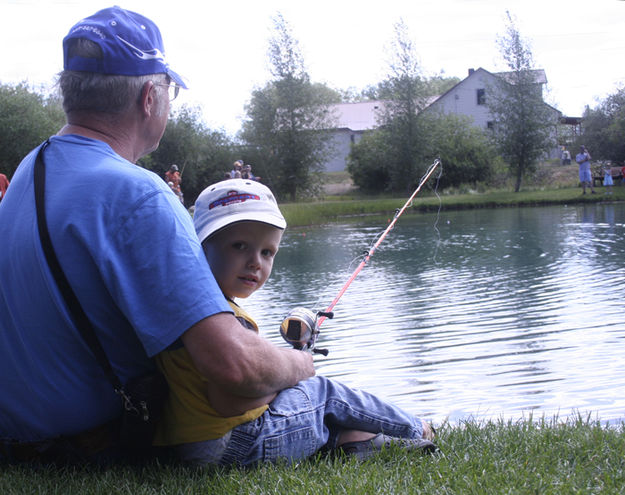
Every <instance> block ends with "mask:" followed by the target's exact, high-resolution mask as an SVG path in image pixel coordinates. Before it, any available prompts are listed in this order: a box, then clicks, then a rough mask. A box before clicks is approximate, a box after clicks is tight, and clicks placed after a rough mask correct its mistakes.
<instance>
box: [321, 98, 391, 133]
mask: <svg viewBox="0 0 625 495" xmlns="http://www.w3.org/2000/svg"><path fill="white" fill-rule="evenodd" d="M331 108H332V109H333V111H334V114H335V115H336V119H337V125H336V127H337V128H339V129H341V128H344V129H351V130H352V131H366V130H369V129H374V128H376V127H377V126H378V124H377V114H378V112H379V111H382V110H384V102H383V101H380V100H370V101H361V102H358V103H337V104H336V105H332V107H331Z"/></svg>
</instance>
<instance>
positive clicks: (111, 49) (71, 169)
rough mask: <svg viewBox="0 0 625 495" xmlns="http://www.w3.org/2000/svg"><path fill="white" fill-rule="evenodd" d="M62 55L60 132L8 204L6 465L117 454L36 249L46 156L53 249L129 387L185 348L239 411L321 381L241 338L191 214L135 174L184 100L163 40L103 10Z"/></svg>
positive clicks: (0, 309)
mask: <svg viewBox="0 0 625 495" xmlns="http://www.w3.org/2000/svg"><path fill="white" fill-rule="evenodd" d="M63 53H64V70H63V72H62V73H61V75H60V80H59V85H60V88H61V92H62V95H63V108H64V111H65V113H66V117H67V124H66V125H65V126H64V127H63V128H62V129H61V130H60V131H59V132H58V134H57V135H55V136H52V137H51V138H50V139H49V140H48V141H47V143H45V146H44V145H42V146H40V147H37V148H36V149H35V150H33V151H32V152H31V153H30V154H29V155H28V156H26V157H25V158H24V160H23V161H22V163H21V164H20V166H19V167H18V169H17V171H16V173H15V175H14V177H13V180H12V181H11V187H10V188H9V190H8V191H7V194H6V196H5V197H4V198H2V202H1V203H0V239H2V249H1V250H0V274H1V276H0V411H1V413H0V459H2V458H4V459H9V460H24V459H33V458H35V459H36V458H39V459H44V460H59V459H65V458H67V457H73V458H75V459H88V460H100V459H108V458H111V457H113V458H115V457H116V456H118V455H120V449H119V446H118V444H117V438H116V432H117V431H118V424H117V423H118V421H119V418H120V416H121V413H122V402H121V400H120V398H119V397H118V396H117V394H116V392H115V391H114V390H113V387H112V385H111V383H110V382H109V380H108V379H107V376H106V374H105V373H104V372H103V371H102V369H101V367H100V365H99V363H98V361H97V359H96V358H95V357H94V355H93V354H92V352H91V350H90V347H89V346H88V345H87V344H86V342H85V340H84V339H83V337H82V336H81V334H80V332H79V329H78V325H76V324H75V323H74V322H73V319H72V318H71V316H70V313H69V312H68V306H67V304H66V302H65V300H64V298H63V296H62V295H61V292H60V291H59V288H58V285H57V282H56V279H55V277H53V275H52V272H51V270H50V267H49V265H48V261H47V258H46V257H45V256H44V251H43V249H42V243H41V239H40V236H39V233H38V225H40V224H41V221H40V219H39V220H38V217H37V214H36V209H35V194H34V186H33V182H34V179H33V177H34V170H35V163H36V162H38V161H37V160H36V158H37V156H38V155H39V154H40V156H41V157H42V158H43V163H44V164H45V178H46V182H45V207H44V208H45V212H46V216H47V226H48V230H49V232H50V238H51V244H52V246H53V249H54V251H55V252H56V256H57V258H58V260H59V264H60V266H61V269H62V271H63V272H64V273H65V276H66V278H67V280H68V282H69V285H70V286H71V287H72V289H73V291H74V293H75V294H76V296H77V299H78V302H79V304H80V306H81V307H82V309H83V310H84V312H85V314H86V316H87V318H88V320H89V321H90V322H91V325H92V326H93V327H94V330H95V334H96V336H97V338H98V340H99V341H100V343H101V344H102V347H103V349H104V351H105V354H106V356H107V358H108V361H109V362H110V363H111V365H112V368H113V371H114V373H115V374H116V375H117V376H118V377H119V379H120V380H121V382H122V383H126V382H127V381H128V380H130V379H132V378H134V377H138V376H142V375H145V374H146V373H149V372H150V371H151V370H153V363H152V361H151V357H152V356H154V355H155V354H157V353H159V352H161V351H163V350H164V349H167V348H169V347H170V346H172V345H184V346H185V347H186V348H187V349H188V352H189V354H190V356H191V358H192V361H193V363H194V365H195V366H196V367H197V369H198V370H199V371H200V372H201V373H202V374H203V375H204V376H207V377H210V378H211V380H212V381H213V382H214V383H217V384H219V385H220V386H223V387H224V388H227V389H228V390H230V391H231V392H232V393H234V394H240V395H241V396H245V397H257V396H265V395H267V394H270V393H272V392H276V391H279V390H282V389H284V388H286V387H290V386H293V385H295V384H296V383H298V382H299V381H300V380H303V379H306V378H308V377H310V376H312V375H314V373H315V371H314V366H313V362H312V357H311V355H310V354H308V353H305V352H300V351H296V350H294V349H286V348H281V347H276V346H274V345H272V344H271V343H269V342H268V341H267V340H265V339H263V338H261V337H259V336H257V335H256V334H255V333H253V332H249V331H248V330H246V329H245V328H243V327H242V326H241V325H240V324H239V323H238V321H237V320H236V319H235V317H234V316H233V314H232V310H231V308H230V306H229V305H228V303H227V302H226V300H225V299H224V297H223V295H222V293H221V291H220V289H219V287H218V286H217V284H216V282H215V279H214V277H213V275H212V273H211V271H210V269H209V266H208V264H207V263H206V260H205V258H204V255H203V252H202V248H201V246H200V243H199V241H198V239H197V236H196V233H195V231H194V228H193V224H192V222H191V219H190V217H189V215H188V214H187V212H186V211H185V210H184V207H183V206H182V205H181V204H180V201H179V200H178V199H177V198H176V196H175V195H174V194H173V193H172V191H171V190H170V188H169V187H168V186H167V184H166V183H165V182H163V181H162V180H161V179H160V178H159V177H158V176H157V175H155V174H153V173H152V172H149V171H147V170H145V169H143V168H141V167H138V166H136V165H135V163H136V161H137V160H138V159H139V158H141V157H142V156H144V155H146V154H147V153H150V152H151V151H153V150H155V149H156V148H157V146H158V144H159V141H160V139H161V137H162V135H163V132H164V130H165V125H166V123H167V118H168V114H169V109H170V108H169V104H170V103H169V102H170V101H171V100H172V99H173V98H175V97H176V96H177V94H178V92H179V90H180V88H181V87H182V88H186V85H185V82H184V80H183V79H182V78H181V77H180V76H179V75H178V74H177V73H176V72H174V71H173V70H172V69H171V68H170V67H169V65H168V63H167V62H166V59H165V50H164V48H163V43H162V39H161V35H160V32H159V30H158V28H157V27H156V25H155V24H154V23H153V22H152V21H150V20H149V19H147V18H145V17H143V16H141V15H139V14H136V13H134V12H129V11H127V10H124V9H121V8H119V7H113V8H109V9H104V10H101V11H99V12H97V13H96V14H94V15H93V16H90V17H88V18H86V19H83V20H81V21H80V22H78V23H77V24H76V25H75V26H73V27H72V28H71V30H70V31H69V33H68V35H67V36H66V37H65V39H64V40H63ZM40 152H41V153H40ZM164 258H166V259H167V262H164V261H163V260H164ZM122 455H123V453H122Z"/></svg>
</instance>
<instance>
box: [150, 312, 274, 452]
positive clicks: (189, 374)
mask: <svg viewBox="0 0 625 495" xmlns="http://www.w3.org/2000/svg"><path fill="white" fill-rule="evenodd" d="M229 302H230V306H231V307H232V309H233V311H234V315H235V316H236V317H238V318H243V319H244V320H246V321H247V322H249V323H250V324H251V326H252V327H253V330H254V331H256V332H258V325H256V322H255V321H254V320H253V319H252V317H251V316H250V315H249V314H248V313H247V312H246V311H245V310H243V309H242V308H240V307H239V306H237V305H236V304H235V303H233V302H232V301H229ZM248 326H249V325H248ZM156 363H157V365H158V367H159V369H160V370H161V372H162V373H163V375H165V378H167V382H168V383H169V397H168V399H167V402H166V403H165V406H164V409H163V416H162V418H161V421H160V422H159V425H158V428H157V431H156V435H155V437H154V442H153V443H154V445H157V446H165V445H178V444H181V443H190V442H200V441H204V440H214V439H216V438H221V437H223V436H224V435H225V434H226V433H228V432H229V431H230V430H232V429H233V428H234V427H236V426H238V425H240V424H243V423H247V422H248V421H252V420H254V419H256V418H258V417H259V416H260V415H262V414H263V413H264V412H265V411H266V410H267V406H266V405H265V406H261V407H258V408H256V409H251V410H249V411H246V412H245V413H244V414H241V415H240V416H231V417H228V418H224V417H222V416H220V415H219V414H217V412H215V410H214V409H213V408H212V407H211V406H210V405H209V403H208V400H207V399H206V393H205V390H206V381H207V380H206V378H204V377H203V376H202V375H200V373H199V371H198V370H197V368H196V367H195V366H194V365H193V362H192V361H191V357H190V356H189V354H188V353H187V351H186V349H185V348H184V346H182V347H180V348H179V349H174V350H171V351H170V350H167V351H163V352H161V353H160V354H158V355H157V356H156Z"/></svg>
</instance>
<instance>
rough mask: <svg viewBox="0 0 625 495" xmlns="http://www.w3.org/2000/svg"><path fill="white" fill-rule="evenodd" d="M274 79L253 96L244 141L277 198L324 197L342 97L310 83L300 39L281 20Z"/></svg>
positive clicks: (272, 47)
mask: <svg viewBox="0 0 625 495" xmlns="http://www.w3.org/2000/svg"><path fill="white" fill-rule="evenodd" d="M269 62H270V66H271V74H272V76H273V80H272V81H270V82H269V83H268V84H267V85H266V86H265V87H264V88H262V89H257V90H255V91H254V92H253V93H252V98H251V100H250V103H249V104H248V105H247V107H246V111H247V117H248V120H247V121H246V122H244V124H243V130H242V132H241V138H242V139H243V141H244V142H245V143H246V145H247V149H248V152H249V153H251V154H252V155H253V156H255V157H256V158H254V159H255V160H256V163H255V165H254V166H255V169H256V170H258V171H259V172H261V171H262V174H261V175H262V176H263V178H264V179H263V180H264V181H266V182H268V183H269V185H270V186H271V187H272V188H273V189H274V192H276V194H277V195H280V194H282V195H287V196H288V197H289V199H290V200H291V201H295V200H296V199H297V198H298V197H299V196H308V195H315V194H317V193H318V192H320V186H321V180H320V177H319V172H321V170H322V169H323V164H324V161H325V158H326V156H327V154H328V152H329V151H330V146H331V144H330V143H331V141H330V139H331V136H330V135H329V133H328V132H327V130H329V129H331V128H332V127H333V126H334V122H333V121H334V117H333V116H332V115H331V114H330V113H329V104H330V103H332V102H334V101H337V100H336V98H337V94H336V92H333V91H328V88H326V87H324V86H320V85H315V84H312V83H311V82H310V78H309V76H308V73H307V72H306V69H305V65H304V60H303V57H302V54H301V52H300V49H299V44H298V42H297V40H296V39H295V38H294V37H293V34H292V32H291V29H290V27H289V25H288V24H287V22H286V21H285V19H284V18H283V17H282V15H280V14H278V15H277V16H276V17H275V18H274V35H273V37H272V38H271V39H270V40H269Z"/></svg>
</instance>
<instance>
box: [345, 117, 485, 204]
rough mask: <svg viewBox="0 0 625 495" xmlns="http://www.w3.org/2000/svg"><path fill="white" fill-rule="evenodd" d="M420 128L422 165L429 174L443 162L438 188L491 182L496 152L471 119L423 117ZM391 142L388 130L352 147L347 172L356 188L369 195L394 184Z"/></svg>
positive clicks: (412, 185)
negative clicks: (437, 160) (434, 162)
mask: <svg viewBox="0 0 625 495" xmlns="http://www.w3.org/2000/svg"><path fill="white" fill-rule="evenodd" d="M416 125H417V127H418V130H417V132H418V134H419V140H420V142H421V146H422V148H421V149H420V157H421V158H420V159H419V164H420V166H422V167H423V169H424V170H425V168H426V167H427V166H428V165H429V164H430V163H432V160H433V159H434V158H435V157H438V158H440V159H441V162H442V165H443V166H442V170H443V174H442V176H441V178H440V180H439V184H438V185H439V187H440V188H441V189H442V188H445V187H450V186H459V185H461V184H475V183H477V182H484V181H487V180H488V179H489V178H490V176H491V173H492V170H493V165H494V163H495V162H496V160H497V155H496V151H495V149H494V147H493V145H492V142H491V140H490V139H489V138H488V136H487V135H486V134H485V133H484V131H482V130H481V129H478V128H476V127H475V126H474V125H473V123H472V122H471V120H470V119H469V118H468V117H464V116H457V115H446V114H441V115H439V114H435V113H423V114H421V115H420V116H419V118H418V120H417V122H416ZM389 140H390V136H389V131H388V129H384V128H382V129H379V130H376V131H373V132H369V133H367V134H365V135H364V136H363V138H362V139H361V140H360V142H359V143H358V144H356V145H355V146H353V147H352V152H351V153H350V156H349V162H348V165H347V170H348V172H349V173H350V175H351V177H352V180H353V181H354V184H355V185H356V186H358V187H359V188H360V189H362V190H363V191H365V192H369V193H371V192H379V191H381V190H383V188H384V185H385V184H388V183H389V181H390V170H389V169H390V167H391V166H392V164H391V163H390V162H389V161H388V156H389V154H390V151H389V149H388V146H389V145H388V143H389ZM420 178H421V176H419V177H417V180H415V181H414V182H415V183H416V182H418V179H420ZM415 183H411V187H413V188H414V185H415Z"/></svg>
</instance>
